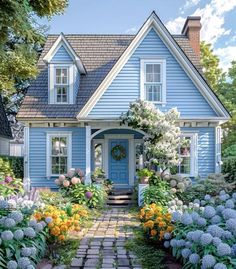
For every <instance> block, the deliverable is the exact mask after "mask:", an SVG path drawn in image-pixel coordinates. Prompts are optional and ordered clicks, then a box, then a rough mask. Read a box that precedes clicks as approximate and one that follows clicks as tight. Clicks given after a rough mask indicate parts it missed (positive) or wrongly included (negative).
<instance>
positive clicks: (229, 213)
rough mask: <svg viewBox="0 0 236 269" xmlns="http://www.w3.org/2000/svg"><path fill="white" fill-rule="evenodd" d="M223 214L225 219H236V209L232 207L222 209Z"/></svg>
mask: <svg viewBox="0 0 236 269" xmlns="http://www.w3.org/2000/svg"><path fill="white" fill-rule="evenodd" d="M222 215H223V218H224V219H225V220H228V219H236V210H234V209H231V208H226V209H224V210H223V211H222Z"/></svg>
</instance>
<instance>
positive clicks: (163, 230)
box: [139, 204, 174, 241]
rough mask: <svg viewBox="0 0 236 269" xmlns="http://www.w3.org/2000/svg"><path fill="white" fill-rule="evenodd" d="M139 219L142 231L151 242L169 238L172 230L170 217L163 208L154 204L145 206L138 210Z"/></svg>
mask: <svg viewBox="0 0 236 269" xmlns="http://www.w3.org/2000/svg"><path fill="white" fill-rule="evenodd" d="M139 217H140V220H141V222H142V226H143V229H144V231H145V232H146V233H147V234H148V235H149V236H150V237H151V238H152V239H153V240H159V241H161V240H163V239H164V238H165V239H170V238H171V232H172V231H173V228H174V227H173V225H172V224H171V219H172V216H171V214H170V213H169V212H168V211H167V210H166V209H165V208H163V207H161V206H158V205H156V204H151V205H146V206H144V207H143V208H142V209H141V210H140V215H139Z"/></svg>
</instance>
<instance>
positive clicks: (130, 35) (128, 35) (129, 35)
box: [47, 33, 135, 37]
mask: <svg viewBox="0 0 236 269" xmlns="http://www.w3.org/2000/svg"><path fill="white" fill-rule="evenodd" d="M59 35H60V34H48V35H47V37H49V36H59ZM63 35H64V36H127V37H134V36H135V34H65V33H63Z"/></svg>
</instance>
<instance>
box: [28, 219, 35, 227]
mask: <svg viewBox="0 0 236 269" xmlns="http://www.w3.org/2000/svg"><path fill="white" fill-rule="evenodd" d="M36 224H37V221H36V220H35V219H32V220H30V221H29V226H30V227H35V226H36Z"/></svg>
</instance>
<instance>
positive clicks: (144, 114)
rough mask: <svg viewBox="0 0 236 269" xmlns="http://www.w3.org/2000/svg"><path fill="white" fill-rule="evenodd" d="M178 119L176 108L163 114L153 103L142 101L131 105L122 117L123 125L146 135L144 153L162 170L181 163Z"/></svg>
mask: <svg viewBox="0 0 236 269" xmlns="http://www.w3.org/2000/svg"><path fill="white" fill-rule="evenodd" d="M178 118H179V112H178V111H177V109H175V108H173V109H170V110H169V111H167V112H166V113H163V112H161V111H160V110H159V109H157V108H156V107H155V105H154V104H153V103H150V102H145V101H141V100H139V101H136V102H134V103H131V104H130V108H129V110H128V112H127V113H126V114H123V115H122V116H121V119H122V123H123V124H128V126H131V127H132V128H134V129H139V130H142V131H144V132H145V133H146V135H145V136H144V151H145V153H146V156H147V160H148V162H149V163H150V164H155V165H158V166H159V167H160V168H162V170H166V169H167V168H170V167H172V166H175V165H177V164H178V163H179V157H178V152H177V148H178V144H179V135H180V128H179V127H177V126H176V124H175V123H176V121H177V120H178Z"/></svg>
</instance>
